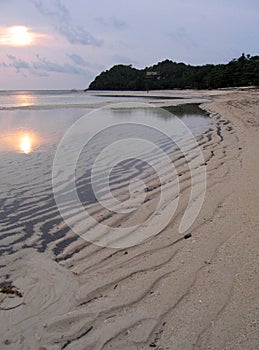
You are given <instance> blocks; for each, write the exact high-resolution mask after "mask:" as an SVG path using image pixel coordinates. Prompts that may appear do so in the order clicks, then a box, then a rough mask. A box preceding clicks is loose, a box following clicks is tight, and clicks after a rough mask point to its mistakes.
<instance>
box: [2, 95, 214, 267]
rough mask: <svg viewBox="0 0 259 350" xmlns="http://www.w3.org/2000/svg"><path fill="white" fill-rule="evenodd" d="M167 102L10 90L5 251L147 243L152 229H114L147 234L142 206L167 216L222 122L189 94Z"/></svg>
mask: <svg viewBox="0 0 259 350" xmlns="http://www.w3.org/2000/svg"><path fill="white" fill-rule="evenodd" d="M166 102H167V103H166V105H167V107H165V108H161V104H162V105H163V106H164V105H165V98H163V96H161V94H159V95H158V96H156V95H155V94H152V95H150V94H148V93H143V94H140V93H132V92H125V93H119V94H118V93H113V92H105V93H104V92H97V91H96V92H93V91H91V92H90V91H86V92H84V91H65V90H64V91H63V90H62V91H61V90H53V91H49V90H48V91H0V162H1V180H0V254H1V256H4V255H6V254H7V255H11V254H15V253H16V252H17V251H20V250H23V249H35V250H37V251H38V252H41V253H43V252H45V251H48V253H49V254H51V255H53V258H54V259H56V260H57V261H59V260H61V259H65V257H64V254H63V255H62V252H63V251H64V250H65V249H67V247H68V246H69V245H70V244H72V243H73V242H74V241H76V240H78V239H85V240H86V241H89V242H90V243H91V244H100V245H102V246H105V245H107V246H111V247H117V248H121V247H123V246H124V245H125V246H126V245H134V244H141V241H142V240H144V238H145V235H143V236H141V237H140V238H136V236H134V237H135V238H133V239H132V240H131V241H130V242H129V241H128V240H126V241H123V242H122V243H119V244H117V243H111V242H112V240H110V239H105V237H106V236H105V235H106V234H107V232H108V231H109V230H111V229H114V228H119V227H122V228H124V229H125V230H126V229H128V228H132V230H133V228H134V231H135V232H137V226H138V225H141V224H142V222H140V221H141V220H143V218H140V216H139V213H140V211H141V210H142V206H143V213H145V215H144V217H145V220H148V219H149V218H150V217H152V215H153V212H156V211H157V212H158V215H161V211H159V210H158V209H157V206H158V205H160V204H159V203H160V202H159V200H160V199H161V198H162V197H166V198H165V203H162V206H166V205H167V204H166V203H169V202H170V201H173V199H176V198H177V197H179V193H178V192H177V190H173V191H172V194H171V195H170V188H171V187H172V188H174V187H176V185H177V184H178V182H179V177H178V175H179V174H180V173H181V171H182V170H183V169H185V165H184V164H183V160H184V159H188V155H189V159H192V157H193V158H197V157H199V156H200V155H199V152H198V151H200V147H201V144H204V143H206V142H208V140H209V138H208V135H209V131H210V130H211V128H212V122H211V118H210V117H209V115H208V114H206V113H205V112H204V111H202V110H201V109H200V108H199V107H198V105H196V104H192V103H190V101H189V100H188V99H184V98H179V97H177V96H176V97H175V98H173V97H170V98H169V97H168V98H167V99H166ZM171 102H172V104H173V105H175V104H178V103H180V104H181V105H180V106H178V107H170V103H171ZM195 142H196V143H195ZM195 149H196V150H197V152H198V153H197V152H196V154H195V152H194V153H193V150H195ZM197 159H198V158H197ZM199 161H200V162H201V160H199ZM201 163H202V162H201ZM187 165H188V164H187ZM200 165H201V164H200ZM170 167H172V169H171V168H170ZM187 168H188V167H187ZM184 171H185V170H184ZM170 184H171V185H170ZM170 186H171V187H170ZM177 186H178V185H177ZM178 187H179V186H178ZM164 193H166V194H167V195H166V196H164ZM74 196H75V197H76V198H74ZM154 198H155V201H153V199H154ZM84 211H85V212H87V216H86V217H85V216H84V213H83V214H82V212H84ZM149 211H150V213H149ZM136 213H137V214H138V215H137V214H136ZM132 218H134V220H133V219H132ZM138 220H139V221H138ZM133 222H134V225H133ZM136 222H137V224H136ZM151 223H152V221H151ZM98 232H100V235H98ZM125 232H126V233H127V234H128V231H125ZM88 233H89V235H88ZM96 235H97V236H98V237H97V236H96ZM82 237H83V238H82ZM143 237H144V238H143ZM117 238H118V237H117ZM115 241H116V240H115Z"/></svg>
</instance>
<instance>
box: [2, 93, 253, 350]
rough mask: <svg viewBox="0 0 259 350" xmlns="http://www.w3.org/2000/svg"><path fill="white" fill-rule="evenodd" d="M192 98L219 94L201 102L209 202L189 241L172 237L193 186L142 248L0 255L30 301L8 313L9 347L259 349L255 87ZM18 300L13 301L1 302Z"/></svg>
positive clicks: (5, 314)
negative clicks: (208, 124) (206, 120)
mask: <svg viewBox="0 0 259 350" xmlns="http://www.w3.org/2000/svg"><path fill="white" fill-rule="evenodd" d="M156 93H158V92H156ZM159 93H160V92H159ZM172 93H173V94H175V93H176V92H175V91H172ZM181 93H182V94H184V91H182V92H181ZM161 94H162V92H161ZM168 94H169V92H168ZM198 94H199V96H198ZM186 95H187V96H190V97H191V98H190V99H194V100H195V99H199V98H200V100H201V103H203V102H204V101H207V100H210V101H211V100H212V101H211V102H207V103H203V104H202V105H201V108H203V109H205V110H207V111H208V112H210V113H211V115H212V119H213V121H214V128H213V129H214V130H213V131H212V133H211V135H210V139H208V140H207V142H206V144H205V148H203V152H204V158H205V161H206V163H207V176H208V186H207V192H206V198H205V203H204V205H203V208H202V211H201V213H200V215H199V217H198V219H197V220H196V222H195V223H194V224H193V226H192V227H191V230H190V232H191V233H192V239H190V240H187V241H184V242H179V243H178V244H177V245H173V242H174V240H175V237H177V227H178V226H177V225H178V224H179V219H180V216H181V212H182V210H184V206H185V203H186V202H185V199H187V198H188V194H189V192H188V189H187V190H186V191H184V194H183V201H182V202H181V203H182V206H180V208H179V211H178V212H177V217H176V220H175V221H174V223H173V224H171V225H169V226H168V227H166V228H165V229H164V230H163V232H162V233H161V234H160V235H158V236H156V237H154V238H153V239H151V240H148V241H147V242H145V243H143V244H141V245H139V246H136V247H131V248H128V249H123V250H115V249H108V248H100V247H96V246H93V245H91V244H89V243H87V242H76V243H75V244H74V246H73V245H72V246H71V247H69V249H68V250H69V251H71V249H72V250H76V249H78V248H80V249H81V248H82V249H81V250H80V252H79V253H78V254H75V255H73V256H72V257H71V258H69V259H66V260H63V261H62V260H61V261H60V263H59V264H58V263H56V262H55V261H53V260H52V257H51V256H50V254H48V253H43V254H41V253H37V252H35V251H33V250H32V249H27V250H25V249H24V250H22V251H20V252H17V253H15V254H16V259H17V261H12V262H11V259H10V257H8V256H4V257H1V258H0V264H2V263H3V261H4V262H5V264H8V263H9V261H8V260H9V259H10V266H9V267H8V268H9V269H10V270H13V272H12V276H11V277H12V281H13V283H14V284H15V285H16V286H17V287H19V288H20V289H21V290H22V291H23V292H24V297H23V298H22V299H21V300H20V298H19V300H18V302H21V301H22V302H24V305H21V306H19V307H17V308H15V309H12V310H9V311H4V310H0V312H1V313H2V315H1V317H2V320H3V326H1V338H2V342H3V343H2V346H3V349H4V348H5V347H6V348H8V349H23V348H24V349H26V348H29V349H30V348H31V349H36V350H37V349H38V348H40V346H44V347H45V348H46V349H48V350H50V349H53V350H54V349H64V348H66V349H80V350H81V349H82V350H83V349H84V350H85V349H86V346H87V349H89V350H90V349H93V350H97V349H109V348H111V349H118V350H121V349H127V350H135V349H136V350H138V349H143V350H144V349H148V348H150V344H153V345H156V348H161V349H170V350H178V349H184V350H185V349H205V348H211V349H231V350H234V349H235V350H236V349H248V350H249V349H250V350H252V349H255V348H256V347H257V346H258V343H259V342H258V337H257V334H256V322H258V320H257V318H258V315H256V308H258V302H257V301H256V259H257V258H258V238H257V237H256V229H257V231H258V224H257V225H256V220H258V219H257V210H256V202H257V201H258V184H257V183H258V178H257V174H258V159H257V156H256V150H257V149H258V148H259V147H258V146H259V142H258V129H259V124H258V117H259V116H258V106H259V93H258V92H257V91H255V92H254V91H198V92H197V91H195V92H193V91H187V92H186ZM166 96H167V94H166ZM178 96H179V95H178ZM172 101H173V100H171V102H172ZM164 102H165V101H163V102H161V103H162V104H163V103H164ZM182 102H185V101H184V100H182ZM171 105H172V104H171ZM178 237H179V236H178ZM126 252H127V254H126ZM65 253H66V252H65ZM68 253H69V252H68ZM12 260H13V256H12ZM21 262H22V263H21ZM15 302H17V300H15V299H9V298H6V299H5V300H3V302H2V303H1V307H10V306H12V305H14V304H13V303H15ZM7 340H9V342H10V343H8V342H6V341H7ZM5 342H6V343H5ZM7 343H8V346H7V345H5V344H7Z"/></svg>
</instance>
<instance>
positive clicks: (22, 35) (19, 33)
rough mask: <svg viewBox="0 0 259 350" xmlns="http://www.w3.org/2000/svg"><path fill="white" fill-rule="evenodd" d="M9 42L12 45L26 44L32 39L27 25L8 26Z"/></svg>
mask: <svg viewBox="0 0 259 350" xmlns="http://www.w3.org/2000/svg"><path fill="white" fill-rule="evenodd" d="M9 39H10V43H11V44H13V45H14V46H27V45H30V44H31V43H32V41H33V37H32V35H31V34H30V32H29V30H28V28H27V27H24V26H13V27H10V28H9Z"/></svg>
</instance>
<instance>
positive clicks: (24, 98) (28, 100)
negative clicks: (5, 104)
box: [15, 93, 34, 107]
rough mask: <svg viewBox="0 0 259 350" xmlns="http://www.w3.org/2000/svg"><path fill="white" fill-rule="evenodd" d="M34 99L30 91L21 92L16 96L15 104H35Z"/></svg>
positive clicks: (22, 105)
mask: <svg viewBox="0 0 259 350" xmlns="http://www.w3.org/2000/svg"><path fill="white" fill-rule="evenodd" d="M33 100H34V99H33V96H31V95H30V94H28V93H21V94H17V95H16V96H15V104H17V106H21V107H24V106H31V105H32V104H33Z"/></svg>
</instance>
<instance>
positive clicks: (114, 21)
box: [95, 16, 128, 30]
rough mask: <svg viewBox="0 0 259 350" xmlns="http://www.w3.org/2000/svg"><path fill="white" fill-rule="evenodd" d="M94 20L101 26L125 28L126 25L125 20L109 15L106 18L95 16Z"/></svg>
mask: <svg viewBox="0 0 259 350" xmlns="http://www.w3.org/2000/svg"><path fill="white" fill-rule="evenodd" d="M95 20H96V21H97V22H98V23H99V24H101V25H103V26H106V27H113V28H116V29H119V30H122V29H126V28H127V27H128V23H127V22H126V21H123V20H121V19H119V18H117V17H116V16H111V17H108V18H103V17H97V18H96V19H95Z"/></svg>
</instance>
